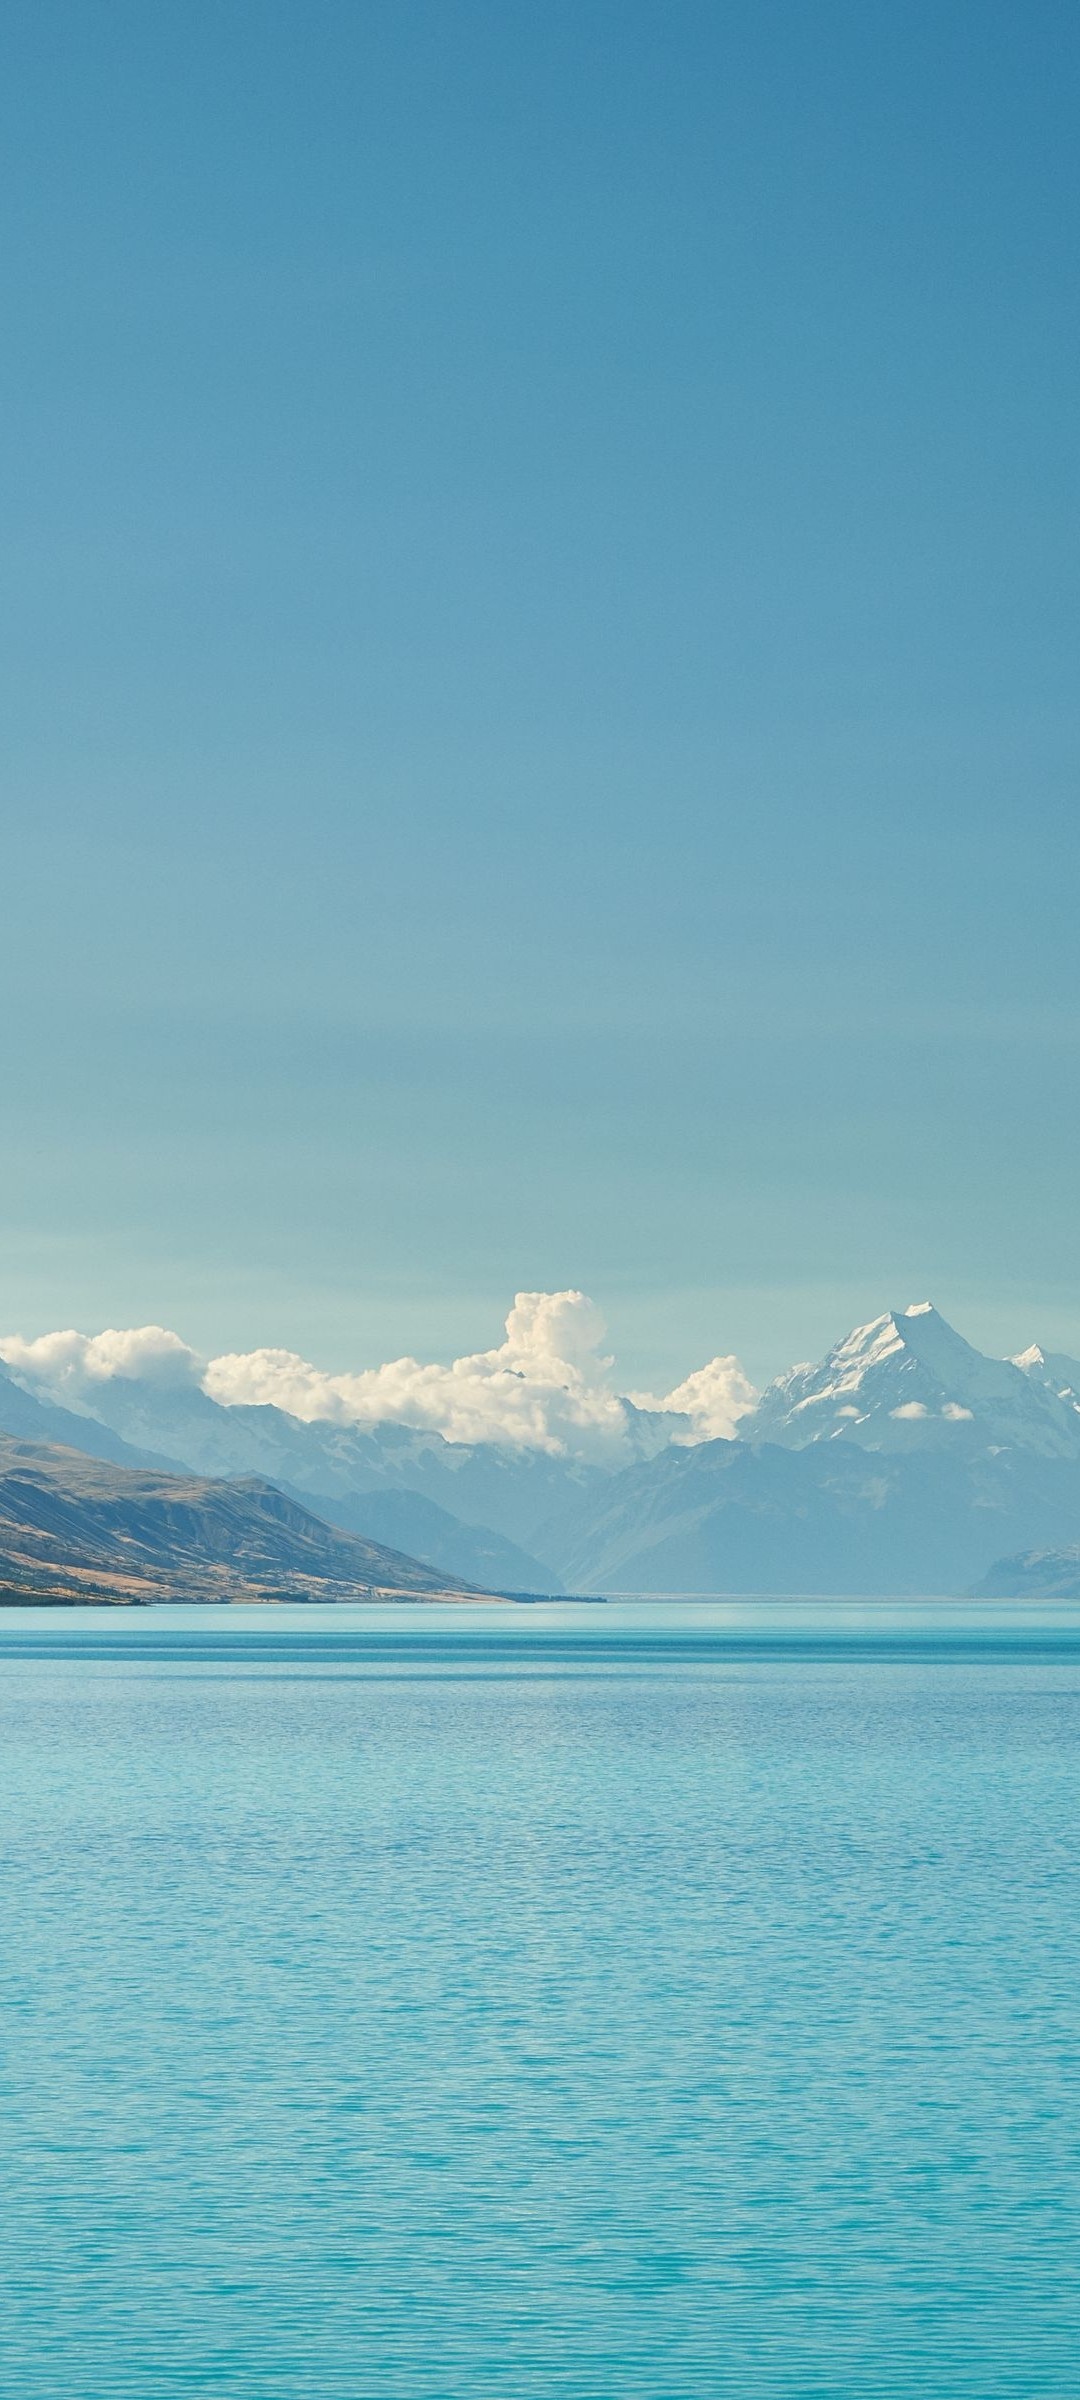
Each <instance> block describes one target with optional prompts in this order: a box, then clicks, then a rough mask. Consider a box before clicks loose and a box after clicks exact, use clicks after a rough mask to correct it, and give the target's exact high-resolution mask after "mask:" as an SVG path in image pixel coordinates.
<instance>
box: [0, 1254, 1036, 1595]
mask: <svg viewBox="0 0 1080 2400" xmlns="http://www.w3.org/2000/svg"><path fill="white" fill-rule="evenodd" d="M151 1331H152V1332H153V1335H154V1342H155V1345H156V1347H155V1359H156V1360H157V1361H158V1362H160V1359H161V1358H162V1356H164V1358H165V1364H166V1367H171V1361H172V1360H173V1357H174V1354H175V1353H180V1354H181V1357H180V1369H179V1370H178V1372H177V1373H176V1374H173V1373H172V1372H171V1371H170V1372H167V1373H165V1374H164V1375H162V1374H160V1373H155V1374H148V1375H140V1374H139V1373H137V1372H128V1371H127V1370H126V1366H125V1365H121V1366H119V1367H116V1368H113V1367H111V1366H109V1367H108V1371H102V1362H101V1361H100V1360H98V1361H96V1366H95V1371H94V1372H93V1373H86V1374H83V1375H81V1377H80V1376H72V1377H68V1378H66V1379H65V1378H63V1377H61V1378H59V1379H56V1380H54V1382H53V1386H52V1389H51V1390H50V1389H49V1387H48V1385H47V1384H46V1383H44V1382H43V1379H42V1377H41V1374H40V1373H39V1374H38V1376H37V1377H35V1374H34V1371H33V1366H34V1362H33V1359H29V1360H28V1359H27V1356H26V1350H27V1346H26V1345H21V1356H22V1364H21V1365H20V1366H19V1367H18V1368H15V1367H13V1366H10V1365H9V1367H8V1368H7V1370H6V1372H5V1371H4V1370H3V1369H0V1428H2V1427H3V1426H4V1425H7V1426H8V1429H9V1430H11V1431H18V1432H20V1433H22V1434H23V1435H24V1437H26V1438H32V1439H35V1440H37V1441H39V1442H40V1441H49V1440H52V1441H54V1442H55V1441H62V1442H66V1443H68V1444H70V1445H73V1446H76V1447H81V1448H83V1449H85V1450H87V1451H91V1452H94V1451H96V1452H98V1453H99V1454H101V1453H103V1454H105V1455H107V1456H119V1457H121V1458H123V1457H125V1456H126V1457H128V1458H129V1459H130V1458H131V1457H132V1455H133V1453H134V1454H135V1455H137V1456H140V1457H142V1458H143V1459H144V1460H145V1459H147V1458H148V1457H152V1458H153V1459H154V1460H156V1461H157V1462H158V1463H166V1464H172V1465H174V1466H178V1467H181V1468H183V1469H185V1470H186V1471H188V1472H194V1473H196V1474H199V1475H203V1476H223V1477H235V1476H251V1475H257V1476H262V1477H265V1478H267V1479H268V1480H269V1481H271V1482H273V1483H274V1484H276V1485H277V1486H278V1488H279V1489H280V1490H281V1491H283V1492H284V1493H285V1494H286V1495H288V1496H290V1497H291V1498H294V1499H296V1500H299V1501H300V1502H302V1503H303V1504H304V1505H305V1506H307V1507H308V1508H310V1509H312V1510H314V1511H315V1513H316V1514H318V1515H319V1516H321V1517H323V1518H324V1519H326V1520H328V1521H329V1522H330V1523H332V1524H337V1525H340V1526H342V1527H343V1528H345V1529H346V1530H348V1531H350V1532H353V1533H358V1534H361V1535H364V1536H366V1537H368V1538H369V1539H373V1540H376V1541H381V1542H384V1543H387V1544H389V1545H390V1546H392V1547H393V1548H396V1549H400V1550H403V1551H407V1552H409V1553H410V1554H411V1555H412V1556H414V1557H416V1558H418V1559H420V1560H422V1561H424V1562H426V1563H427V1564H429V1565H431V1566H433V1567H438V1568H440V1569H441V1570H442V1571H444V1572H446V1573H452V1574H457V1575H459V1576H462V1577H465V1578H466V1579H467V1580H469V1581H471V1582H476V1583H480V1584H482V1585H484V1586H485V1588H495V1589H503V1590H509V1589H513V1590H530V1591H553V1590H556V1589H558V1588H559V1581H560V1577H561V1578H562V1579H563V1580H564V1581H565V1582H566V1583H567V1584H568V1586H569V1588H571V1589H581V1590H585V1591H594V1592H599V1591H604V1590H611V1589H616V1588H619V1589H623V1590H634V1589H638V1590H642V1589H648V1590H661V1589H662V1590H667V1591H672V1592H674V1591H679V1590H682V1591H692V1590H697V1591H706V1590H710V1589H711V1590H729V1591H730V1590H740V1589H741V1590H745V1591H754V1590H758V1591H760V1590H766V1589H769V1590H786V1591H798V1590H827V1589H834V1590H837V1591H841V1590H845V1591H850V1590H865V1591H912V1590H924V1591H925V1590H931V1589H933V1590H939V1591H945V1590H954V1591H956V1590H966V1589H968V1588H970V1586H971V1584H972V1583H973V1582H974V1581H975V1580H976V1578H977V1577H978V1575H980V1574H984V1573H985V1572H986V1571H987V1569H988V1567H989V1566H990V1565H991V1563H992V1561H993V1560H994V1558H995V1557H998V1556H1000V1555H1001V1554H1002V1553H1007V1552H1010V1551H1012V1552H1015V1551H1018V1550H1020V1549H1021V1548H1035V1547H1039V1546H1042V1547H1045V1546H1048V1545H1050V1544H1063V1543H1065V1544H1067V1543H1069V1542H1071V1541H1074V1540H1078V1539H1080V1365H1078V1364H1077V1362H1076V1361H1075V1360H1072V1359H1069V1358H1067V1357H1065V1356H1064V1355H1062V1354H1060V1353H1057V1352H1045V1353H1044V1352H1043V1351H1042V1350H1040V1349H1038V1348H1035V1347H1033V1348H1032V1349H1030V1350H1026V1351H1024V1352H1022V1353H1021V1355H1020V1356H1019V1357H1018V1358H1016V1359H995V1358H988V1357H985V1356H984V1355H983V1354H982V1353H981V1352H980V1351H978V1350H976V1349H974V1348H973V1347H972V1345H971V1343H970V1342H966V1341H965V1340H964V1339H963V1337H962V1335H960V1334H958V1333H957V1332H956V1331H955V1330H954V1328H953V1327H952V1326H951V1325H949V1324H947V1323H946V1321H945V1319H944V1318H943V1317H941V1316H940V1315H939V1314H938V1312H937V1310H936V1309H934V1308H932V1307H931V1306H930V1305H929V1303H927V1302H919V1303H917V1304H915V1305H914V1306H913V1307H910V1308H907V1309H901V1310H890V1311H887V1312H886V1313H885V1314H884V1315H883V1316H880V1317H875V1318H874V1319H873V1321H872V1322H871V1323H870V1324H868V1325H860V1326H857V1327H856V1328H855V1330H854V1331H853V1332H851V1333H849V1334H847V1335H845V1337H844V1339H843V1340H842V1341H840V1342H837V1343H836V1344H835V1345H834V1347H833V1348H832V1349H831V1350H830V1351H829V1352H828V1354H827V1356H826V1357H825V1358H823V1359H822V1360H821V1361H820V1362H819V1363H818V1364H817V1365H814V1366H800V1367H794V1368H792V1370H791V1372H790V1373H789V1374H787V1375H782V1376H780V1377H779V1378H778V1379H777V1380H776V1382H774V1383H772V1384H770V1386H769V1387H768V1389H767V1391H766V1392H765V1393H764V1394H763V1396H762V1397H761V1399H760V1401H759V1402H758V1404H757V1406H756V1407H754V1408H753V1409H752V1410H751V1411H750V1413H747V1414H743V1415H742V1416H741V1418H740V1419H739V1420H738V1421H737V1422H736V1421H734V1419H733V1417H732V1416H730V1415H729V1419H728V1422H729V1424H730V1425H731V1426H732V1431H731V1432H730V1433H727V1434H725V1435H724V1436H723V1437H722V1438H708V1437H706V1438H697V1439H695V1427H700V1425H701V1424H703V1423H705V1422H707V1421H708V1419H707V1416H706V1417H705V1418H702V1417H701V1415H700V1412H699V1414H698V1415H697V1416H695V1415H693V1414H692V1413H680V1412H679V1410H678V1409H676V1408H675V1407H672V1406H664V1407H656V1408H652V1407H650V1406H648V1405H643V1406H641V1407H637V1408H636V1407H635V1406H634V1404H633V1403H632V1402H630V1401H628V1400H622V1401H620V1400H618V1398H617V1396H615V1395H612V1396H611V1397H610V1398H605V1399H604V1402H603V1406H604V1408H605V1409H606V1411H607V1418H608V1420H611V1421H612V1422H613V1421H614V1415H613V1412H615V1411H621V1412H622V1417H621V1420H620V1422H621V1425H622V1430H621V1432H620V1436H619V1443H618V1446H617V1449H616V1450H614V1451H613V1450H612V1449H611V1447H610V1445H609V1447H608V1451H607V1453H606V1454H605V1455H604V1456H600V1457H597V1456H590V1455H583V1454H582V1453H581V1451H580V1450H575V1449H574V1448H573V1447H572V1442H568V1443H567V1446H566V1447H565V1448H557V1447H554V1446H552V1444H551V1442H550V1439H547V1440H546V1446H545V1444H543V1443H541V1440H540V1438H539V1436H538V1437H537V1441H536V1443H535V1444H533V1445H530V1444H528V1443H526V1442H524V1441H522V1440H521V1439H520V1436H519V1435H518V1438H514V1439H509V1438H507V1439H504V1440H499V1439H497V1438H494V1437H493V1438H490V1439H489V1438H486V1437H485V1438H475V1439H462V1438H447V1437H446V1436H445V1435H444V1434H443V1433H441V1432H438V1431H435V1430H434V1429H433V1428H432V1427H431V1426H430V1425H428V1424H423V1423H419V1424H416V1425H411V1424H409V1423H407V1422H402V1421H401V1420H400V1419H386V1420H378V1421H371V1420H370V1419H369V1420H367V1421H364V1422H352V1423H350V1422H348V1421H347V1420H345V1419H344V1418H343V1416H342V1415H341V1414H340V1413H338V1414H336V1415H330V1414H327V1415H325V1416H323V1415H318V1414H313V1415H305V1416H295V1415H293V1414H291V1413H290V1410H289V1408H288V1407H286V1406H279V1405H276V1404H275V1403H274V1402H271V1401H263V1400H258V1401H251V1400H247V1399H245V1398H241V1397H237V1398H235V1399H230V1398H228V1397H220V1396H217V1395H216V1394H215V1393H213V1392H212V1391H211V1390H210V1388H208V1386H206V1385H204V1384H203V1382H202V1381H200V1379H199V1370H198V1367H197V1362H195V1361H194V1355H193V1354H192V1353H189V1352H187V1351H186V1350H185V1349H184V1346H183V1345H182V1344H181V1343H180V1341H179V1337H177V1336H175V1335H169V1334H163V1333H161V1331H160V1329H151ZM142 1338H143V1337H141V1336H136V1337H128V1336H109V1337H101V1340H102V1342H103V1343H104V1342H106V1341H110V1342H112V1343H114V1345H119V1348H120V1352H121V1354H122V1356H123V1357H124V1358H125V1360H126V1359H127V1357H128V1356H129V1354H130V1352H131V1350H132V1347H133V1344H134V1345H137V1343H138V1342H139V1341H141V1340H142ZM83 1339H84V1337H81V1336H79V1337H75V1336H71V1337H68V1336H65V1337H63V1340H64V1342H65V1343H66V1344H67V1345H68V1346H69V1347H70V1345H71V1343H72V1342H75V1341H79V1342H81V1341H83ZM12 1348H13V1349H20V1346H19V1345H16V1344H12ZM270 1355H271V1356H276V1354H270ZM501 1361H502V1354H501V1353H499V1354H498V1356H497V1361H496V1364H497V1366H498V1367H499V1371H500V1372H503V1366H502V1364H501V1363H500V1362H501ZM234 1363H235V1362H234ZM242 1363H243V1362H241V1364H242ZM467 1363H469V1362H467ZM471 1363H472V1365H474V1366H475V1364H476V1362H471ZM479 1363H480V1365H481V1366H484V1365H485V1361H484V1360H481V1361H480V1362H479ZM715 1363H716V1364H717V1365H718V1366H719V1367H720V1368H722V1369H723V1370H724V1374H725V1375H727V1376H728V1377H729V1380H730V1370H731V1369H733V1368H735V1367H736V1366H737V1362H735V1361H733V1360H727V1359H722V1360H719V1361H717V1362H715ZM417 1372H418V1373H419V1370H417ZM555 1372H556V1371H555V1369H554V1368H553V1367H552V1365H551V1362H550V1360H546V1361H545V1373H546V1375H547V1377H548V1380H547V1382H546V1383H545V1385H544V1387H543V1388H544V1391H545V1392H548V1391H549V1390H550V1389H555V1388H556V1385H555V1382H553V1380H552V1378H553V1377H554V1376H555ZM566 1373H567V1376H568V1378H570V1379H571V1387H572V1378H573V1374H574V1370H573V1368H572V1367H568V1368H567V1370H566ZM346 1381H347V1379H346ZM694 1382H695V1378H694V1377H690V1378H689V1379H688V1383H687V1386H686V1387H685V1388H686V1390H687V1391H688V1392H690V1390H691V1387H692V1386H693V1385H694ZM234 1388H235V1386H234ZM588 1388H589V1389H591V1387H588ZM725 1388H726V1387H725ZM742 1390H743V1391H744V1392H745V1393H747V1394H749V1392H750V1387H749V1386H748V1385H746V1383H745V1378H743V1379H742ZM69 1393H70V1395H71V1399H72V1401H73V1403H74V1405H73V1406H72V1407H67V1406H64V1405H63V1404H62V1399H61V1395H62V1396H63V1400H66V1398H67V1396H68V1394H69ZM587 1396H588V1394H587V1392H586V1397H587ZM331 1397H332V1398H334V1403H335V1406H337V1407H340V1401H341V1394H340V1393H336V1394H333V1395H331ZM557 1397H558V1393H557V1391H556V1398H557ZM676 1398H678V1394H673V1395H669V1399H672V1400H674V1399H676ZM580 1400H581V1394H580V1392H579V1393H578V1395H577V1403H578V1404H580ZM571 1413H572V1412H571ZM557 1421H558V1411H557V1410H555V1411H554V1412H553V1413H552V1412H549V1414H548V1416H547V1417H546V1418H545V1419H544V1420H543V1425H542V1427H541V1430H543V1426H546V1427H547V1429H548V1433H550V1427H551V1424H552V1423H554V1422H557Z"/></svg>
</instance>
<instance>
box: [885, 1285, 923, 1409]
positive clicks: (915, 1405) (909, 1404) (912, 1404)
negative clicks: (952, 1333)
mask: <svg viewBox="0 0 1080 2400" xmlns="http://www.w3.org/2000/svg"><path fill="white" fill-rule="evenodd" d="M907 1313H908V1316H909V1317H912V1316H917V1315H918V1314H919V1313H920V1312H919V1311H918V1310H917V1309H912V1308H909V1309H908V1312H907ZM929 1414H930V1411H929V1409H928V1408H927V1407H926V1406H925V1405H924V1403H923V1401H921V1400H905V1401H904V1404H903V1407H902V1408H890V1410H889V1415H890V1417H898V1418H900V1419H901V1420H902V1421H904V1420H907V1419H909V1418H910V1419H911V1421H912V1422H914V1421H915V1419H916V1418H917V1417H928V1416H929Z"/></svg>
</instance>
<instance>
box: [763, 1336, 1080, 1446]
mask: <svg viewBox="0 0 1080 2400" xmlns="http://www.w3.org/2000/svg"><path fill="white" fill-rule="evenodd" d="M1041 1356H1042V1353H1041V1352H1036V1353H1032V1352H1025V1354H1024V1357H1023V1359H1022V1360H1019V1361H1017V1360H1013V1359H1007V1358H986V1357H985V1356H984V1355H983V1353H982V1351H981V1350H975V1349H973V1348H972V1345H971V1343H970V1342H966V1341H965V1340H964V1338H963V1335H962V1334H959V1333H957V1332H955V1331H954V1329H953V1327H952V1326H951V1325H949V1324H947V1323H946V1320H945V1318H944V1317H942V1316H939V1314H938V1312H937V1309H936V1308H934V1307H932V1305H931V1303H930V1302H929V1301H928V1300H922V1301H917V1302H916V1303H915V1304H914V1305H913V1306H912V1307H910V1308H906V1309H901V1310H893V1309H890V1310H888V1311H887V1312H886V1314H885V1315H884V1316H881V1317H875V1318H874V1319H873V1320H872V1322H871V1323H870V1324H869V1325H858V1326H856V1328H855V1330H854V1332H853V1333H849V1334H846V1335H845V1337H844V1339H843V1341H841V1342H837V1343H836V1345H835V1347H834V1348H833V1349H832V1350H830V1351H829V1352H828V1354H827V1355H826V1357H825V1358H823V1359H822V1360H821V1361H820V1363H819V1364H818V1365H817V1366H799V1367H793V1368H792V1369H791V1371H790V1373H789V1374H787V1375H781V1376H779V1377H778V1378H777V1380H776V1382H775V1383H771V1384H770V1385H769V1386H768V1389H767V1390H766V1391H765V1392H764V1393H763V1394H762V1398H761V1401H760V1403H759V1405H758V1407H757V1408H756V1409H755V1411H754V1413H753V1415H752V1416H748V1417H746V1418H744V1419H743V1421H742V1423H741V1424H740V1426H739V1429H738V1432H739V1438H740V1439H741V1440H744V1441H750V1442H753V1443H755V1444H760V1443H762V1442H776V1443H779V1444H781V1445H782V1446H783V1447H785V1448H787V1449H797V1450H801V1449H804V1448H806V1446H807V1445H808V1444H809V1443H811V1442H838V1441H839V1442H857V1443H858V1444H859V1445H860V1447H861V1448H862V1449H864V1450H884V1451H906V1450H915V1449H920V1450H921V1449H928V1448H933V1449H942V1448H947V1449H950V1450H953V1451H955V1450H958V1449H960V1448H963V1449H964V1450H966V1451H970V1450H971V1449H973V1448H978V1449H1012V1448H1020V1449H1023V1450H1034V1451H1037V1452H1038V1453H1039V1454H1040V1455H1042V1456H1043V1457H1046V1458H1074V1457H1075V1458H1078V1459H1080V1410H1078V1408H1077V1407H1076V1406H1075V1405H1074V1404H1073V1401H1072V1398H1071V1395H1070V1396H1069V1397H1063V1396H1062V1394H1061V1392H1060V1391H1059V1389H1058V1388H1056V1386H1055V1383H1054V1379H1053V1377H1052V1376H1050V1375H1048V1376H1046V1377H1045V1378H1044V1377H1043V1376H1042V1375H1041V1374H1040V1373H1037V1372H1036V1371H1035V1369H1034V1367H1033V1366H1031V1365H1029V1364H1028V1363H1027V1362H1028V1361H1029V1360H1032V1359H1034V1358H1041ZM1062 1363H1064V1364H1068V1363H1070V1362H1062ZM1076 1375H1077V1380H1078V1382H1080V1368H1078V1369H1077V1370H1076Z"/></svg>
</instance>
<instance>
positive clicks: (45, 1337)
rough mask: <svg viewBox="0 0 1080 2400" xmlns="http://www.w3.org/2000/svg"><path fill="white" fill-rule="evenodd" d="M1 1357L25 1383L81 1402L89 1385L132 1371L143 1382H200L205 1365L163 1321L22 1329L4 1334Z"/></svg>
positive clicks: (0, 1345)
mask: <svg viewBox="0 0 1080 2400" xmlns="http://www.w3.org/2000/svg"><path fill="white" fill-rule="evenodd" d="M0 1358H2V1359H3V1360H4V1363H5V1365H6V1366H8V1367H10V1368H11V1371H12V1373H13V1375H15V1376H17V1377H18V1379H19V1381H20V1382H22V1383H30V1384H43V1385H44V1386H45V1388H46V1390H47V1391H49V1392H50V1393H51V1394H52V1395H53V1396H54V1398H56V1399H57V1400H64V1401H67V1400H71V1401H72V1402H77V1401H78V1400H79V1399H81V1398H82V1397H83V1395H84V1392H85V1388H86V1386H87V1385H89V1386H91V1387H92V1386H93V1385H94V1384H95V1383H106V1382H108V1381H109V1380H110V1378H111V1377H112V1376H114V1375H128V1376H131V1377H133V1378H134V1379H135V1380H136V1381H137V1382H140V1383H155V1384H170V1385H174V1386H175V1385H176V1384H184V1383H197V1382H198V1379H199V1376H200V1374H201V1371H202V1370H201V1364H200V1361H199V1360H198V1358H197V1357H196V1355H195V1352H194V1350H190V1349H189V1348H188V1345H187V1343H186V1342H182V1341H181V1339H180V1336H179V1334H178V1333H170V1332H169V1331H168V1328H167V1327H166V1326H164V1325H136V1326H132V1327H129V1328H128V1330H127V1331H125V1332H118V1331H116V1330H115V1329H114V1328H112V1327H110V1328H109V1329H108V1331H107V1332H105V1333H92V1334H88V1333H76V1332H74V1330H73V1329H70V1328H69V1329H68V1331H66V1332H64V1333H43V1334H39V1336H38V1338H37V1340H36V1341H31V1342H27V1341H24V1340H23V1338H22V1336H21V1334H17V1333H13V1334H6V1335H5V1336H4V1337H3V1338H2V1339H0Z"/></svg>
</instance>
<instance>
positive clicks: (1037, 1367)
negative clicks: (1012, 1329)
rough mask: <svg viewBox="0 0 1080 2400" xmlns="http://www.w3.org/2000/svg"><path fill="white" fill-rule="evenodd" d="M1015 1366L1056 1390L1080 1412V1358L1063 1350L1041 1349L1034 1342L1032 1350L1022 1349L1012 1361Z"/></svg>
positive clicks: (1053, 1390) (1033, 1379)
mask: <svg viewBox="0 0 1080 2400" xmlns="http://www.w3.org/2000/svg"><path fill="white" fill-rule="evenodd" d="M1012 1364H1013V1366H1014V1367H1019V1368H1020V1369H1021V1372H1022V1373H1023V1374H1025V1375H1028V1376H1030V1378H1031V1380H1032V1382H1033V1383H1041V1384H1044V1385H1045V1387H1046V1389H1047V1390H1048V1391H1051V1392H1056V1393H1057V1396H1058V1399H1059V1400H1064V1401H1065V1402H1066V1403H1067V1405H1068V1406H1069V1407H1070V1408H1075V1409H1076V1410H1077V1412H1078V1413H1080V1359H1076V1358H1067V1357H1066V1356H1065V1353H1064V1351H1063V1350H1040V1348H1039V1345H1038V1343H1037V1342H1033V1343H1032V1345H1031V1348H1030V1350H1021V1352H1020V1354H1019V1356H1018V1357H1017V1358H1014V1359H1013V1361H1012Z"/></svg>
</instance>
